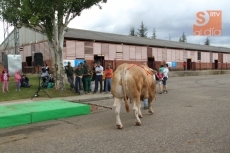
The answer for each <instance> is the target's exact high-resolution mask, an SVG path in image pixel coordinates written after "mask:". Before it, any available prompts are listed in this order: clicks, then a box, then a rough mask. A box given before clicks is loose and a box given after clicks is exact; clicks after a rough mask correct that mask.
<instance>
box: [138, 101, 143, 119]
mask: <svg viewBox="0 0 230 153" xmlns="http://www.w3.org/2000/svg"><path fill="white" fill-rule="evenodd" d="M138 116H139V118H142V113H141V103H139V106H138Z"/></svg>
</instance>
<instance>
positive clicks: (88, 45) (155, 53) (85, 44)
mask: <svg viewBox="0 0 230 153" xmlns="http://www.w3.org/2000/svg"><path fill="white" fill-rule="evenodd" d="M198 52H200V51H193V50H184V49H171V48H159V47H147V46H137V45H123V44H110V43H101V42H89V41H77V40H67V41H66V48H64V50H63V55H64V56H63V58H64V59H66V60H74V59H85V60H87V61H90V62H92V63H93V61H94V55H103V56H104V60H105V62H106V61H112V62H113V63H114V64H113V65H114V66H115V67H117V66H118V65H120V64H121V63H124V62H126V63H139V64H140V62H141V61H148V57H153V58H154V59H155V68H158V67H160V65H161V64H163V62H164V61H166V62H177V67H176V68H172V69H173V70H181V69H183V62H184V61H187V59H191V60H192V65H193V68H195V69H198V68H199V69H214V65H213V64H214V61H215V60H218V61H219V62H220V61H221V59H220V57H222V60H223V63H225V66H224V64H221V63H222V62H221V63H219V64H218V65H219V66H218V69H221V67H222V68H228V63H230V54H222V55H221V56H220V55H219V54H220V53H213V52H202V51H201V60H198ZM226 63H227V64H226ZM226 65H227V66H226Z"/></svg>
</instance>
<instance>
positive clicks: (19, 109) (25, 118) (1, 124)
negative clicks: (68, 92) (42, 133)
mask: <svg viewBox="0 0 230 153" xmlns="http://www.w3.org/2000/svg"><path fill="white" fill-rule="evenodd" d="M89 113H90V106H89V105H87V104H80V103H72V102H69V101H65V100H60V99H57V100H46V101H39V102H32V103H23V104H9V105H4V106H0V128H6V127H12V126H18V125H24V124H30V123H35V122H41V121H46V120H54V119H59V118H66V117H71V116H79V115H86V114H89Z"/></svg>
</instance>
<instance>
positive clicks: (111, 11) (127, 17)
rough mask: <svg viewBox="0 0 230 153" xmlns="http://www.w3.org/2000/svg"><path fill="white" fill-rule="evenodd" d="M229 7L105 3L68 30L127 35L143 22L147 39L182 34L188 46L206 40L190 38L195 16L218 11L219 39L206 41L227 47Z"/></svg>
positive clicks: (141, 0)
mask: <svg viewBox="0 0 230 153" xmlns="http://www.w3.org/2000/svg"><path fill="white" fill-rule="evenodd" d="M229 6H230V1H229V0H221V1H217V0H108V1H107V3H105V4H102V9H99V8H98V7H97V6H93V7H92V8H90V9H88V10H84V11H83V12H82V13H81V16H79V17H76V18H75V19H74V20H73V21H71V22H70V24H69V27H71V28H78V29H85V30H93V31H100V32H108V33H116V34H124V35H128V34H129V31H130V27H132V26H133V27H134V28H135V29H136V30H137V29H139V27H140V24H141V22H142V21H143V23H144V25H145V26H147V28H148V36H149V37H150V36H151V35H152V31H153V28H155V29H156V34H157V39H169V34H170V36H171V40H173V41H178V40H179V37H180V36H181V35H182V32H183V31H184V32H185V34H186V36H187V39H188V42H191V43H197V44H201V42H202V44H203V42H204V41H205V39H206V37H202V36H193V31H192V27H193V24H194V23H195V21H196V13H197V12H199V11H206V10H221V11H222V36H219V37H210V40H211V44H212V45H223V46H228V47H230V44H229V42H230V41H229V39H230V30H229V27H230V20H229V18H230V10H229ZM0 28H1V24H0ZM0 30H1V29H0ZM1 34H2V33H1ZM0 39H1V36H0Z"/></svg>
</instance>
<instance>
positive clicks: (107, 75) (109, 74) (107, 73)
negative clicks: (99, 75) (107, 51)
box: [105, 64, 113, 93]
mask: <svg viewBox="0 0 230 153" xmlns="http://www.w3.org/2000/svg"><path fill="white" fill-rule="evenodd" d="M112 77H113V69H111V65H110V64H108V65H107V68H106V69H105V93H108V92H109V88H110V89H111V84H112Z"/></svg>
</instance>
